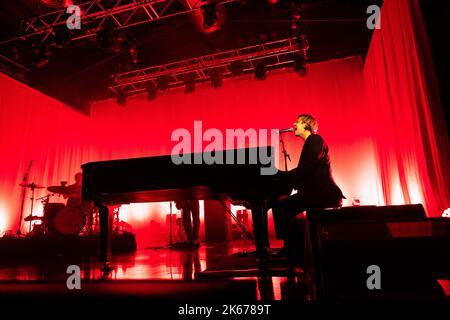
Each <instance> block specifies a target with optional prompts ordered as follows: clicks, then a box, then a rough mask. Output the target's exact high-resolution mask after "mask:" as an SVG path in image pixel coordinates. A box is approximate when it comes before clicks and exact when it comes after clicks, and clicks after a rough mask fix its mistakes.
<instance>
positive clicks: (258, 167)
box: [81, 147, 282, 263]
mask: <svg viewBox="0 0 450 320" xmlns="http://www.w3.org/2000/svg"><path fill="white" fill-rule="evenodd" d="M275 156H278V155H275V154H274V149H273V148H272V147H259V148H246V149H235V150H225V151H215V152H214V151H213V152H212V153H211V152H209V153H193V154H188V155H183V158H184V159H190V160H191V161H190V164H186V162H185V163H183V164H175V162H174V160H173V158H172V156H170V155H167V156H156V157H144V158H133V159H121V160H112V161H100V162H90V163H86V164H83V165H82V166H81V167H82V169H83V186H82V196H83V199H84V200H86V201H93V202H94V204H95V206H96V207H97V208H98V210H99V215H100V237H101V254H100V261H101V262H105V263H106V262H107V261H108V257H109V255H110V239H111V232H112V230H111V229H112V228H111V226H112V210H111V206H114V205H120V204H127V203H136V202H160V201H176V200H187V199H199V200H207V199H215V200H222V201H223V200H225V201H236V202H242V203H245V204H247V207H249V209H251V212H252V219H253V230H254V241H255V246H256V251H257V254H259V255H264V253H265V252H266V250H267V249H268V248H269V239H268V228H267V213H266V211H267V210H266V208H265V200H266V199H268V198H270V197H271V196H272V195H273V194H275V193H277V192H278V191H279V186H281V185H282V183H281V175H279V174H276V175H267V174H263V172H267V171H269V172H270V171H271V170H268V169H270V168H269V167H272V168H273V166H274V165H275V161H274V159H275ZM212 158H213V159H223V160H224V162H223V163H220V162H219V161H217V162H219V163H213V164H207V163H205V161H201V163H199V162H200V161H199V159H200V160H201V159H212ZM194 162H196V163H197V164H194ZM275 171H276V170H275ZM275 186H276V187H275Z"/></svg>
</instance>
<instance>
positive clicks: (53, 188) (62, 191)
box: [47, 186, 67, 194]
mask: <svg viewBox="0 0 450 320" xmlns="http://www.w3.org/2000/svg"><path fill="white" fill-rule="evenodd" d="M47 190H48V191H50V192H54V193H59V194H66V193H67V188H66V187H63V186H50V187H47Z"/></svg>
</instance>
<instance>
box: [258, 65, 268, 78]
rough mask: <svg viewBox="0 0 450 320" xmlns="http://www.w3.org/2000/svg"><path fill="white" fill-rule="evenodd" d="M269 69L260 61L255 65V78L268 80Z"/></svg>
mask: <svg viewBox="0 0 450 320" xmlns="http://www.w3.org/2000/svg"><path fill="white" fill-rule="evenodd" d="M266 78H267V69H266V66H265V64H263V63H261V62H258V63H257V64H256V66H255V79H256V80H266Z"/></svg>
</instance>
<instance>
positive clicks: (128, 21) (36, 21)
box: [0, 0, 239, 45]
mask: <svg viewBox="0 0 450 320" xmlns="http://www.w3.org/2000/svg"><path fill="white" fill-rule="evenodd" d="M237 1H239V0H216V1H214V3H215V4H228V3H232V2H237ZM187 3H188V4H189V2H187ZM203 4H204V3H202V1H201V0H197V1H196V2H195V3H194V5H189V8H185V7H183V6H182V5H181V4H180V3H179V2H178V1H177V0H116V1H114V4H113V6H112V7H108V6H106V5H105V2H104V1H103V0H92V1H87V2H84V3H82V4H79V5H78V7H79V8H80V11H81V16H80V19H81V25H82V26H81V30H74V33H75V34H74V35H73V36H72V37H71V38H70V40H72V41H74V40H79V39H83V38H88V37H91V36H95V35H96V32H97V31H98V30H99V29H100V28H101V26H102V24H103V23H104V22H105V21H106V20H107V19H108V21H112V23H113V26H112V29H113V30H121V29H125V28H129V27H132V26H137V25H140V24H143V23H148V22H152V21H157V20H161V19H166V18H170V17H174V16H178V15H182V14H186V13H189V12H192V11H193V10H197V9H199V8H200V7H201V5H203ZM68 17H69V15H68V14H67V13H66V8H64V9H59V10H56V11H53V12H50V13H46V14H43V15H40V16H37V17H32V18H29V19H26V20H24V21H23V24H24V31H23V33H22V34H21V35H19V36H14V37H12V38H9V39H6V40H3V41H1V42H0V45H3V44H6V43H10V42H13V41H16V40H25V39H30V38H33V40H34V41H35V42H39V43H41V44H42V43H43V42H44V41H46V40H47V39H48V38H49V37H51V36H55V34H56V32H55V30H56V28H58V27H61V26H65V25H66V22H67V19H68Z"/></svg>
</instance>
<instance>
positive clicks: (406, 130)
mask: <svg viewBox="0 0 450 320" xmlns="http://www.w3.org/2000/svg"><path fill="white" fill-rule="evenodd" d="M364 81H365V92H366V101H367V104H368V106H369V108H370V113H369V115H370V117H371V118H372V119H373V120H374V121H373V125H374V126H373V141H374V143H375V144H376V154H377V167H378V170H379V175H378V176H379V192H378V194H379V195H380V196H381V198H380V203H386V204H403V203H424V205H425V207H426V209H427V213H428V215H430V216H439V215H440V214H441V213H442V211H443V210H444V209H445V208H447V207H449V206H450V195H449V188H448V181H449V178H450V176H449V169H450V161H449V154H450V153H449V151H450V148H449V142H448V139H447V134H446V131H445V124H444V122H443V115H442V109H441V106H440V104H439V99H438V95H437V92H436V88H437V85H436V82H435V78H434V72H433V66H432V61H431V58H430V52H429V45H428V43H427V37H426V34H425V28H424V24H423V19H422V16H421V12H420V8H419V3H418V1H416V0H414V1H411V0H386V1H384V4H383V8H382V12H381V29H380V30H376V31H375V33H374V35H373V39H372V43H371V47H370V50H369V53H368V56H367V59H366V62H365V68H364ZM446 184H447V185H446Z"/></svg>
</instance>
